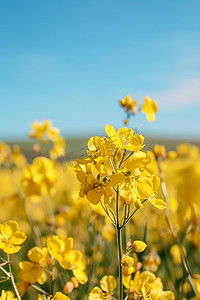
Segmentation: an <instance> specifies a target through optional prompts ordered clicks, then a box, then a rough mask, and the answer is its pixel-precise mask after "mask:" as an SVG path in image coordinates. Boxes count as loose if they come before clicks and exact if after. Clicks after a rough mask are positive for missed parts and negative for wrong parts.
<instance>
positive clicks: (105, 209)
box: [100, 200, 116, 226]
mask: <svg viewBox="0 0 200 300" xmlns="http://www.w3.org/2000/svg"><path fill="white" fill-rule="evenodd" d="M100 203H101V206H102V208H103V210H104V211H105V213H106V214H107V216H108V217H109V218H110V220H111V221H112V223H113V224H114V226H116V222H115V220H113V218H112V217H111V215H110V214H109V212H108V209H107V206H106V205H105V206H104V205H103V202H102V201H101V200H100Z"/></svg>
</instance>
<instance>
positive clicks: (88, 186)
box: [74, 164, 113, 205]
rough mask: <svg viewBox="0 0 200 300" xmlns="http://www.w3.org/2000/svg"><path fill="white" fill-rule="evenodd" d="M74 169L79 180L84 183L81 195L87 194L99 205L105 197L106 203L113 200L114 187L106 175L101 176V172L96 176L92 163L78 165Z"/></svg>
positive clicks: (89, 198)
mask: <svg viewBox="0 0 200 300" xmlns="http://www.w3.org/2000/svg"><path fill="white" fill-rule="evenodd" d="M74 170H75V172H76V174H77V178H78V180H79V181H80V182H81V183H82V185H81V189H80V193H79V195H80V197H84V196H86V197H87V199H88V200H89V201H90V202H91V203H92V204H94V205H97V204H98V203H99V202H100V200H101V199H104V201H105V203H109V202H110V201H111V199H112V197H113V189H112V187H111V186H110V183H109V181H108V180H107V178H106V177H103V178H101V176H100V174H99V175H97V177H95V176H94V175H93V173H92V166H90V164H87V165H76V166H75V167H74ZM105 172H106V171H104V173H105Z"/></svg>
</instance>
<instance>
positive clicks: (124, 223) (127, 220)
mask: <svg viewBox="0 0 200 300" xmlns="http://www.w3.org/2000/svg"><path fill="white" fill-rule="evenodd" d="M146 201H147V199H145V200H143V201H142V204H144V203H145V202H146ZM139 208H140V207H137V208H136V209H135V210H134V211H133V212H132V214H131V215H130V216H129V217H128V218H127V219H126V221H125V222H123V224H122V225H121V226H120V229H121V228H123V227H124V226H125V225H126V224H127V223H128V222H129V221H130V220H131V218H132V217H133V215H134V214H135V213H136V212H137V211H138V209H139Z"/></svg>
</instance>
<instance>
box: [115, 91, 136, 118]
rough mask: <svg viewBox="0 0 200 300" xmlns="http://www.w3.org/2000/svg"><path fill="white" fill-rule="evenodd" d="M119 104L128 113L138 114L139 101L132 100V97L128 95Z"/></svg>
mask: <svg viewBox="0 0 200 300" xmlns="http://www.w3.org/2000/svg"><path fill="white" fill-rule="evenodd" d="M119 104H120V105H121V106H122V107H124V108H125V110H126V112H127V113H128V112H131V113H132V114H133V115H134V114H136V113H137V100H136V99H134V100H132V99H131V96H130V95H126V97H125V98H124V99H121V100H120V101H119Z"/></svg>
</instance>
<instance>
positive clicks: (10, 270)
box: [7, 254, 21, 300]
mask: <svg viewBox="0 0 200 300" xmlns="http://www.w3.org/2000/svg"><path fill="white" fill-rule="evenodd" d="M7 257H8V266H9V272H10V280H11V282H12V285H13V288H14V290H15V293H16V296H17V299H18V300H21V297H20V294H19V292H18V289H17V286H16V284H15V279H14V276H13V272H12V267H11V261H10V255H9V254H8V255H7Z"/></svg>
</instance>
